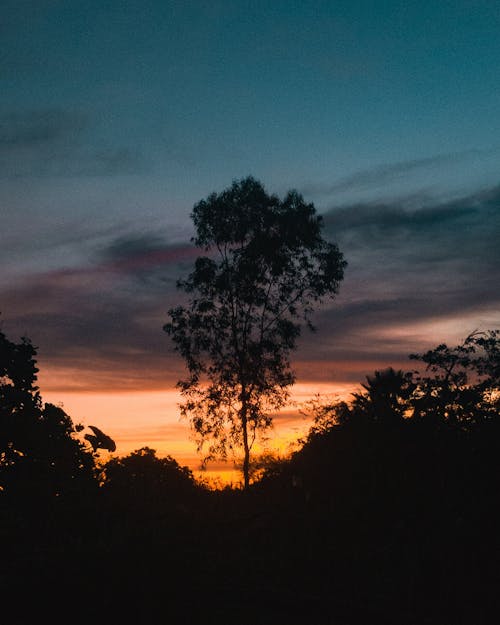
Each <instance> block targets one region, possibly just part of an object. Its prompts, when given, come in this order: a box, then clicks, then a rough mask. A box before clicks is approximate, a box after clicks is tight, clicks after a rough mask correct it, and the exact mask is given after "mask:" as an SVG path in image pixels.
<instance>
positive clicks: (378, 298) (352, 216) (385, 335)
mask: <svg viewBox="0 0 500 625" xmlns="http://www.w3.org/2000/svg"><path fill="white" fill-rule="evenodd" d="M499 232H500V187H497V188H493V189H487V190H484V191H482V192H479V193H476V194H474V195H470V196H468V197H464V198H461V199H459V200H456V201H453V202H448V203H441V202H435V203H427V204H426V205H425V206H423V207H421V208H418V209H409V208H408V207H407V206H406V207H405V204H404V203H403V206H401V205H400V203H399V202H393V203H370V204H360V203H358V204H356V205H351V206H342V207H333V208H332V209H331V210H330V211H328V212H327V213H326V214H325V233H326V234H327V235H328V237H330V238H332V239H335V240H336V241H337V242H338V244H339V247H340V249H341V250H342V251H343V252H344V254H345V256H346V259H347V261H348V263H349V264H348V267H347V270H346V275H345V280H344V282H343V283H342V284H341V288H340V294H339V296H338V297H337V298H336V300H335V301H334V302H333V303H332V304H331V305H329V306H327V307H324V308H323V309H321V310H320V311H318V313H317V314H316V315H315V318H314V321H315V324H316V325H317V327H318V333H317V334H310V333H309V332H307V331H304V334H303V336H302V338H301V340H300V343H299V349H298V351H297V353H296V354H294V355H293V358H292V362H293V364H294V368H295V369H296V371H297V374H298V379H299V381H303V382H305V381H308V382H314V381H318V380H321V381H322V382H331V383H332V384H335V383H345V382H351V383H356V382H359V381H360V380H362V379H363V376H364V375H365V374H366V373H370V371H372V370H373V369H374V368H382V367H385V366H387V365H389V364H393V365H398V363H399V364H400V365H402V366H411V365H410V363H409V361H408V358H407V356H408V354H409V353H411V352H412V351H421V350H423V349H424V348H427V347H431V346H433V345H434V344H435V342H436V340H437V341H440V340H446V338H447V337H446V332H448V330H447V325H446V324H447V322H448V321H449V320H453V327H454V332H456V331H461V330H462V329H463V330H464V333H466V332H467V331H470V330H473V329H475V327H476V326H477V325H478V324H480V323H483V320H485V319H487V320H488V321H489V320H493V321H494V322H495V324H496V326H497V327H498V325H500V313H499V312H498V311H500V294H499V291H498V284H500V245H499V240H498V237H499V235H498V233H499ZM92 250H93V251H92V254H91V256H90V257H89V258H88V260H87V262H86V264H84V265H81V266H77V267H72V268H70V269H62V268H61V269H59V270H54V271H49V272H44V273H39V274H36V275H34V274H32V275H30V276H28V277H26V278H25V279H24V280H21V279H20V280H17V281H16V283H15V284H10V285H9V286H5V287H3V288H2V290H1V292H0V301H1V305H2V310H1V312H2V318H3V319H4V322H5V323H6V324H7V325H8V328H7V327H6V328H5V329H6V330H8V334H9V336H16V334H17V335H18V336H19V335H21V334H26V335H28V336H30V337H31V338H32V339H33V341H34V342H35V344H36V345H38V346H39V354H40V364H41V368H42V370H43V371H44V372H46V373H44V376H45V377H44V384H45V383H47V384H49V383H50V387H51V389H52V390H54V391H55V390H57V388H60V389H64V390H71V389H72V390H101V391H105V390H112V389H114V390H119V389H127V390H147V389H148V390H152V389H158V390H161V389H170V390H171V389H173V388H174V386H175V383H176V381H177V380H178V379H179V378H180V377H182V376H183V374H184V365H183V363H182V362H181V360H180V358H179V357H178V356H177V355H176V354H175V353H174V350H173V346H172V343H171V341H170V340H169V339H168V336H167V335H166V334H165V333H164V332H163V331H162V326H163V324H164V323H165V322H166V321H167V311H168V309H169V308H170V307H172V306H174V305H176V304H177V303H178V302H179V301H181V299H182V294H181V293H179V292H177V290H176V288H175V281H176V279H177V278H179V277H180V276H181V275H183V274H185V272H186V271H187V270H188V269H189V267H190V266H191V264H192V262H193V260H194V258H195V257H196V256H197V255H198V253H199V251H198V250H197V249H196V248H194V246H192V245H190V244H189V243H188V242H187V241H186V242H185V243H184V244H173V243H172V242H170V241H169V240H168V238H166V237H165V238H164V237H162V236H161V235H160V234H159V233H158V232H154V231H139V230H136V231H133V230H130V231H128V232H126V233H122V234H121V235H120V236H117V237H112V236H108V237H107V238H106V240H104V241H101V242H100V243H99V244H96V243H95V242H94V244H93V247H92ZM442 328H444V330H443V331H444V332H445V335H443V336H441V335H439V336H438V331H439V332H440V331H441V329H442ZM464 336H465V334H464Z"/></svg>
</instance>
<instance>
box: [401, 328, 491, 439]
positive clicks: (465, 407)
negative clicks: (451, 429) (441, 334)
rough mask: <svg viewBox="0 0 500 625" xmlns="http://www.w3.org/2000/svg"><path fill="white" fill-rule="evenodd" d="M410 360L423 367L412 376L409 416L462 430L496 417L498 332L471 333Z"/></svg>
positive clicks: (414, 355)
mask: <svg viewBox="0 0 500 625" xmlns="http://www.w3.org/2000/svg"><path fill="white" fill-rule="evenodd" d="M410 358H411V359H412V360H419V361H421V362H424V363H425V364H426V372H425V373H423V374H420V373H418V372H415V373H414V380H415V382H416V391H415V393H414V395H413V401H412V409H413V416H414V417H415V418H421V419H428V420H429V419H432V420H434V421H446V422H448V423H450V424H457V425H460V426H462V427H464V426H468V425H469V426H470V425H474V424H478V423H484V422H486V421H492V420H495V421H498V419H499V417H500V331H498V330H487V331H475V332H472V333H471V334H470V335H469V336H468V337H467V338H466V339H465V340H464V341H463V342H462V343H461V344H460V345H457V346H456V347H448V346H447V345H446V344H444V343H443V344H441V345H438V346H437V347H436V348H434V349H432V350H429V351H427V352H425V353H424V354H411V355H410Z"/></svg>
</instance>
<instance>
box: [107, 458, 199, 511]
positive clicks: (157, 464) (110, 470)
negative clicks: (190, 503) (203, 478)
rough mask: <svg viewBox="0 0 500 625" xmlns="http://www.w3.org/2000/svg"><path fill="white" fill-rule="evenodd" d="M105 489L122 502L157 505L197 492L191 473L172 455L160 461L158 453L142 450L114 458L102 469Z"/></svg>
mask: <svg viewBox="0 0 500 625" xmlns="http://www.w3.org/2000/svg"><path fill="white" fill-rule="evenodd" d="M103 478H104V479H103V487H104V490H105V491H107V492H109V493H113V494H114V495H118V496H119V497H120V498H121V499H122V500H124V501H126V502H128V503H129V504H130V502H134V503H135V504H139V505H142V504H144V502H145V501H147V503H148V504H149V505H155V504H157V503H159V502H160V501H164V500H165V499H166V500H167V502H168V501H172V500H173V501H178V500H179V499H182V498H183V497H185V496H186V495H190V494H192V493H193V492H194V491H195V488H196V482H195V479H194V476H193V473H192V471H191V470H190V469H189V468H188V467H183V466H181V465H180V464H179V463H178V462H177V461H176V460H175V459H174V458H172V457H171V456H166V457H165V458H158V456H157V455H156V450H154V449H151V448H150V447H142V448H141V449H137V450H136V451H133V452H132V453H131V454H129V455H128V456H124V457H119V458H112V459H111V460H108V462H106V463H105V464H104V466H103Z"/></svg>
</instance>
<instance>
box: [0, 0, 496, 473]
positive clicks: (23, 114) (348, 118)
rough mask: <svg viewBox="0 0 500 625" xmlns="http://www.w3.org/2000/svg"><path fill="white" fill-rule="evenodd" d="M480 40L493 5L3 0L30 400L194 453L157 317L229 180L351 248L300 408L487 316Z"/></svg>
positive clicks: (489, 239) (16, 247)
mask: <svg viewBox="0 0 500 625" xmlns="http://www.w3.org/2000/svg"><path fill="white" fill-rule="evenodd" d="M498 32H500V4H499V3H498V2H496V1H494V0H491V1H481V0H475V1H473V2H472V1H467V2H466V1H464V0H455V1H454V2H451V1H447V0H443V1H440V2H436V1H435V0H433V1H427V0H419V1H418V2H412V1H409V0H407V1H405V2H398V1H393V0H385V1H384V2H373V1H370V2H368V1H366V2H364V1H358V2H356V1H353V0H349V1H345V2H344V1H334V0H330V1H329V2H321V1H318V2H309V1H308V2H305V1H304V2H294V1H292V0H287V1H286V2H281V1H274V2H260V1H258V0H254V1H252V2H244V1H217V0H211V1H210V2H202V1H191V2H190V1H188V0H185V1H183V2H165V1H163V0H162V1H153V0H142V1H141V2H139V1H136V2H133V1H131V0H130V1H127V0H122V1H120V2H118V1H116V0H108V1H106V0H99V1H97V0H96V1H94V0H87V1H85V2H82V1H81V0H78V1H76V0H36V1H35V0H3V2H2V11H1V14H0V93H1V96H0V215H1V222H0V223H1V226H0V266H1V272H0V327H1V329H2V331H3V332H4V333H5V334H6V335H7V336H8V338H9V339H10V340H17V339H18V338H19V337H20V336H27V337H29V338H30V339H31V340H32V342H33V344H34V345H35V346H36V347H37V348H38V364H39V367H40V374H39V384H40V389H41V392H42V397H43V399H44V400H45V401H50V402H53V403H57V404H62V405H63V407H64V408H65V410H66V411H67V412H68V414H70V416H71V417H72V418H73V420H74V421H75V422H80V423H82V424H84V425H90V424H93V425H97V426H98V427H100V428H101V429H103V430H104V431H106V432H107V433H108V434H109V435H111V436H112V437H113V438H114V439H115V441H116V442H117V452H116V453H117V454H118V455H126V454H128V453H130V452H131V451H133V450H135V449H138V448H140V447H143V446H146V445H147V446H149V447H152V448H154V449H156V450H157V451H158V454H159V455H165V454H170V455H173V456H174V457H175V458H176V459H177V460H178V461H179V462H180V463H181V464H187V465H188V466H191V467H192V468H196V467H197V466H198V464H199V460H200V457H199V456H197V454H196V450H195V445H194V442H193V441H192V440H190V439H189V429H188V424H187V423H185V422H183V421H181V420H180V418H179V412H178V409H177V402H178V401H179V396H178V394H177V391H176V388H175V383H176V381H177V380H178V379H179V378H181V377H182V376H183V373H184V366H183V363H182V361H181V360H180V359H179V357H178V356H177V355H176V354H175V352H174V350H173V345H172V344H171V341H170V339H169V337H168V336H167V335H166V334H165V333H164V332H163V331H162V326H163V324H164V323H166V321H167V320H168V319H167V311H168V309H169V308H171V307H172V306H174V305H176V304H178V303H180V302H181V301H182V294H181V293H179V292H177V291H176V288H175V282H176V280H177V279H178V278H180V277H182V276H183V275H186V273H187V272H188V271H189V268H190V265H191V263H192V262H193V261H194V259H195V258H196V256H197V254H198V251H197V250H196V249H195V248H194V247H193V245H192V244H191V242H190V238H191V236H192V235H193V227H192V222H191V219H190V213H191V210H192V208H193V205H194V204H195V203H196V202H198V201H199V200H201V199H203V198H205V197H206V196H207V195H209V194H210V193H211V192H213V191H222V190H223V189H225V188H227V187H228V186H230V184H231V183H232V182H233V181H234V180H237V179H241V178H243V177H246V176H248V175H252V176H254V177H255V178H257V179H258V180H260V182H261V183H262V184H263V185H264V186H265V188H266V190H267V191H268V192H269V193H276V194H278V195H280V196H283V195H284V194H285V193H286V192H287V191H288V190H290V189H295V190H297V191H298V192H300V193H301V194H302V195H303V196H304V198H305V199H306V200H307V201H308V202H313V203H314V205H315V206H316V209H317V211H318V213H320V214H321V215H322V216H323V218H324V235H325V237H327V238H328V239H329V240H331V241H334V242H336V243H337V244H338V246H339V247H340V249H341V251H342V252H343V254H344V256H345V259H346V260H347V262H348V266H347V269H346V272H345V279H344V281H343V282H342V284H341V287H340V292H339V295H338V297H337V298H336V299H335V300H334V301H333V302H331V303H329V304H328V305H327V306H324V307H322V308H321V309H320V310H318V311H317V314H316V315H315V318H314V322H315V324H316V326H317V328H318V330H317V333H316V334H313V335H311V334H308V333H307V332H304V334H303V336H302V338H301V340H300V343H299V348H298V349H297V351H296V352H295V354H294V355H293V356H294V357H293V359H292V365H293V368H294V370H295V371H296V374H297V384H296V386H295V387H294V398H295V399H296V401H297V402H298V404H297V405H300V403H301V402H303V401H306V400H307V399H308V398H310V397H312V396H313V395H314V394H315V393H318V392H319V393H322V394H324V395H328V394H339V395H341V396H346V394H348V393H349V392H350V391H351V390H353V389H354V388H355V386H356V385H358V384H359V383H360V382H362V381H363V380H364V376H365V375H366V374H369V373H371V372H373V371H374V370H375V369H381V368H384V367H386V366H389V365H391V366H396V367H403V368H406V369H410V368H412V367H413V366H414V365H415V363H413V362H411V363H410V362H409V361H408V354H410V353H412V352H423V351H425V350H426V349H429V348H431V347H433V346H435V345H437V344H438V343H441V342H448V343H450V344H456V343H458V342H459V341H460V340H461V339H463V338H465V336H466V335H467V334H469V333H470V332H471V331H473V330H476V329H492V328H498V327H499V326H500V293H499V285H500V168H499V165H500V63H499V61H500V38H499V37H498ZM297 405H296V406H295V407H293V406H291V407H290V408H289V409H288V410H287V411H285V412H284V413H283V414H282V415H277V416H276V419H275V423H276V429H275V431H274V433H273V434H272V436H273V441H274V442H273V444H274V445H275V446H279V447H280V448H281V449H284V445H285V443H286V442H287V441H289V440H291V438H293V436H295V435H297V434H298V433H300V432H303V431H304V427H306V426H307V423H306V422H304V418H303V417H301V416H298V415H297ZM217 468H219V469H220V467H215V469H217Z"/></svg>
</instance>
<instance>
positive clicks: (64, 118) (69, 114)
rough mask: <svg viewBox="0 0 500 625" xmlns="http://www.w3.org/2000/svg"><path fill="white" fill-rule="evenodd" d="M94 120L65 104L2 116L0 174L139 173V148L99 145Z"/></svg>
mask: <svg viewBox="0 0 500 625" xmlns="http://www.w3.org/2000/svg"><path fill="white" fill-rule="evenodd" d="M94 121H95V120H92V119H91V118H90V117H89V116H88V115H86V114H84V113H82V112H77V111H67V110H64V109H61V110H59V109H47V110H38V111H25V112H7V113H4V114H3V115H0V177H1V178H25V177H31V176H34V177H40V176H54V177H58V176H112V175H117V174H134V173H140V172H141V171H143V170H144V168H145V163H144V162H143V159H142V157H141V155H140V153H139V151H138V150H137V149H132V148H129V147H124V146H110V145H104V146H99V145H98V144H96V142H95V140H93V139H92V130H93V126H94V123H93V122H94Z"/></svg>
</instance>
